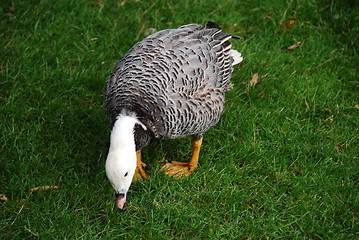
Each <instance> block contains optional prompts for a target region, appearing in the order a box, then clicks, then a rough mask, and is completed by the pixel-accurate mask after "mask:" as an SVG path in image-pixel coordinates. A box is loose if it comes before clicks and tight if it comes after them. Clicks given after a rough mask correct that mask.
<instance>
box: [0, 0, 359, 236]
mask: <svg viewBox="0 0 359 240" xmlns="http://www.w3.org/2000/svg"><path fill="white" fill-rule="evenodd" d="M0 8H1V10H2V11H1V13H0V18H1V21H0V55H1V57H0V132H1V135H0V136H1V141H0V169H1V174H0V194H1V195H0V198H1V200H0V206H1V210H0V238H1V239H38V238H39V239H96V238H101V239H121V238H125V239H358V238H359V227H358V220H359V216H358V213H359V207H358V202H359V194H358V179H359V167H358V166H359V164H358V161H359V159H358V157H359V147H358V146H359V141H358V140H359V139H358V132H359V131H358V128H359V127H358V126H359V101H358V100H359V81H358V78H359V76H358V66H359V65H358V64H359V57H358V49H359V46H358V42H359V39H358V37H359V25H358V22H359V16H358V11H359V4H358V2H357V1H349V0H346V1H334V0H322V1H314V0H302V1H301V0H278V1H274V0H273V1H249V0H243V1H236V0H219V1H214V0H206V1H204V0H193V1H189V0H187V1H184V0H179V1H170V0H156V1H144V0H118V1H110V0H77V1H75V0H63V1H48V0H31V1H21V0H13V1H9V0H3V1H1V3H0ZM207 21H213V22H216V23H218V24H219V25H220V26H221V27H222V29H223V31H224V32H228V33H232V34H236V35H239V36H241V39H239V40H233V41H232V44H233V48H234V49H236V50H238V51H239V52H241V53H242V55H243V57H244V60H243V62H242V63H241V64H240V65H238V66H236V67H235V69H234V72H233V75H232V83H233V89H232V90H231V91H230V92H229V93H228V94H227V95H226V105H225V111H224V113H223V116H222V118H221V121H220V122H219V123H218V124H217V125H216V126H215V127H213V128H212V129H210V130H209V131H208V132H207V133H206V134H205V135H204V140H203V147H202V151H201V155H200V163H199V168H198V169H197V170H196V171H195V172H194V173H193V174H192V175H191V176H189V177H188V178H184V179H173V178H171V177H168V176H166V175H165V174H164V173H163V172H161V171H159V170H160V168H161V166H162V165H163V164H164V163H166V162H168V161H171V160H179V161H187V160H188V159H189V158H190V154H191V145H190V138H184V139H177V140H171V141H161V142H152V143H151V144H150V145H149V146H147V147H146V148H145V149H144V150H143V160H144V162H146V163H147V168H146V171H147V173H148V174H149V179H148V180H146V181H141V182H136V183H133V185H132V186H131V189H130V192H129V195H128V202H127V204H128V205H127V210H126V211H119V210H118V209H116V207H115V205H114V191H113V189H112V187H111V185H110V183H109V181H108V180H107V178H106V174H105V169H104V164H105V160H106V155H107V151H108V147H109V134H110V131H111V126H110V123H109V121H108V119H107V116H106V113H105V110H104V106H103V92H104V87H105V82H106V79H107V77H108V76H109V74H110V73H111V71H112V69H113V68H114V66H115V65H116V63H117V61H118V60H119V59H120V58H121V57H122V56H123V55H124V54H125V53H126V52H127V51H128V50H129V49H130V48H131V46H132V45H134V44H135V43H136V42H138V41H140V40H141V39H143V38H145V37H146V36H147V35H148V33H149V32H151V31H152V30H153V29H156V30H162V29H167V28H177V27H179V26H181V25H185V24H189V23H200V24H206V23H207ZM46 185H49V186H59V187H60V188H59V189H49V190H47V191H36V192H33V193H29V192H28V191H29V190H30V189H32V188H34V187H38V186H46Z"/></svg>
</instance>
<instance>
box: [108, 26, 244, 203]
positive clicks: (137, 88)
mask: <svg viewBox="0 0 359 240" xmlns="http://www.w3.org/2000/svg"><path fill="white" fill-rule="evenodd" d="M231 38H238V37H237V36H235V35H231V34H227V33H224V32H222V31H221V28H220V27H219V26H218V25H217V24H216V23H213V22H208V23H207V24H206V25H200V24H189V25H184V26H181V27H179V28H176V29H166V30H162V31H158V32H156V33H153V34H151V35H150V36H148V37H146V38H145V39H143V40H142V41H140V42H138V43H136V44H135V45H134V46H133V47H132V48H131V49H130V50H129V51H128V52H127V53H126V54H125V55H124V56H123V58H122V59H121V60H120V61H119V62H118V64H117V65H116V67H115V68H114V70H113V71H112V73H111V74H110V76H109V78H108V80H107V83H106V87H105V94H104V98H105V108H106V111H107V114H108V117H109V119H110V121H111V123H112V131H111V135H110V147H109V152H108V155H107V159H106V164H105V169H106V175H107V178H108V179H109V181H110V183H111V185H112V187H113V188H114V190H115V196H116V201H115V202H116V206H117V207H118V208H119V209H124V206H125V203H126V199H127V193H128V190H129V188H130V185H131V183H132V181H133V180H134V179H138V178H142V179H146V178H147V177H148V176H147V174H146V172H145V171H144V167H145V166H146V164H145V163H143V162H142V160H141V149H142V148H144V147H145V146H147V145H148V144H149V143H150V142H151V141H152V140H166V139H177V138H183V137H186V136H191V137H192V157H191V159H190V160H189V162H178V161H173V162H170V163H167V164H165V166H164V167H163V169H164V170H165V172H166V174H168V175H170V176H175V177H176V176H177V177H178V176H188V175H189V174H190V173H192V172H193V171H194V169H196V168H197V166H198V158H199V153H200V149H201V144H202V136H203V134H204V133H205V132H206V131H207V130H208V129H210V128H211V127H212V126H214V125H215V124H216V123H218V121H219V120H220V117H221V114H222V112H223V107H224V95H225V93H226V92H228V91H229V90H230V89H231V83H230V78H231V74H232V72H233V66H234V65H236V64H239V63H240V62H241V61H242V60H243V58H242V55H241V54H240V53H239V52H237V51H236V50H234V49H231V47H232V45H231V44H230V43H229V41H228V40H230V39H231Z"/></svg>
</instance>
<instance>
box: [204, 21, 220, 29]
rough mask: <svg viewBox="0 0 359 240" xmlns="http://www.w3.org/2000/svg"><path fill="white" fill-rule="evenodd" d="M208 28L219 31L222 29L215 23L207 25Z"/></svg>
mask: <svg viewBox="0 0 359 240" xmlns="http://www.w3.org/2000/svg"><path fill="white" fill-rule="evenodd" d="M206 28H217V29H221V27H220V26H219V25H218V24H217V23H215V22H210V21H208V23H207V25H206Z"/></svg>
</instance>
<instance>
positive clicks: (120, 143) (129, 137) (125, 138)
mask: <svg viewBox="0 0 359 240" xmlns="http://www.w3.org/2000/svg"><path fill="white" fill-rule="evenodd" d="M136 122H137V119H136V118H134V117H131V116H122V115H120V116H119V117H118V118H117V120H116V122H115V124H114V125H113V128H112V132H111V139H110V140H111V144H110V151H116V150H118V149H124V148H126V149H129V148H131V150H132V149H133V151H135V150H136V146H135V137H134V128H135V124H136Z"/></svg>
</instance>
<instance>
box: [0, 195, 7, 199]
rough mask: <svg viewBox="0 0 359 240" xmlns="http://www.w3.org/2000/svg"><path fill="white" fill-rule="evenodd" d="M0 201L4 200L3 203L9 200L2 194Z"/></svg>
mask: <svg viewBox="0 0 359 240" xmlns="http://www.w3.org/2000/svg"><path fill="white" fill-rule="evenodd" d="M0 200H2V201H7V200H8V198H7V197H6V195H5V194H0Z"/></svg>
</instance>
